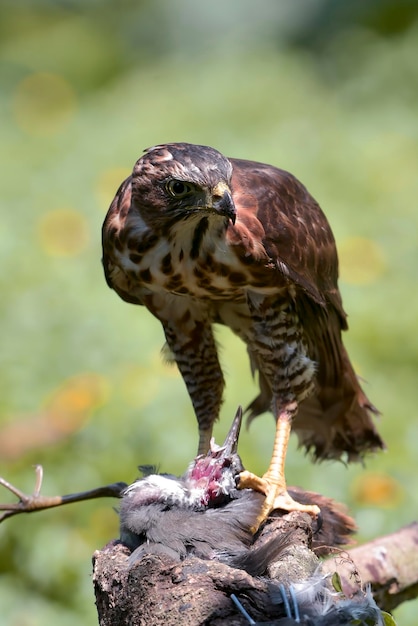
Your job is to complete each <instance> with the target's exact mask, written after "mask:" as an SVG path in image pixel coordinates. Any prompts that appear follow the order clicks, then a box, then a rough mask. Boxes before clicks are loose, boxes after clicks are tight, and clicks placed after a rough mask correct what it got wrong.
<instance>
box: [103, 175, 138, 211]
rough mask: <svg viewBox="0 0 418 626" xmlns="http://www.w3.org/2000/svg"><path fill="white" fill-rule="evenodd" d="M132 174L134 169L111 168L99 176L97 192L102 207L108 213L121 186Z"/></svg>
mask: <svg viewBox="0 0 418 626" xmlns="http://www.w3.org/2000/svg"><path fill="white" fill-rule="evenodd" d="M131 174H132V168H131V169H129V168H128V167H111V168H109V169H106V170H104V171H103V172H101V174H100V175H99V176H98V178H97V181H96V185H95V190H96V195H97V198H98V201H99V204H100V207H101V208H102V209H103V210H104V211H107V209H108V208H109V205H110V203H111V202H112V200H113V198H114V197H115V194H116V191H117V190H118V189H119V186H120V184H121V183H122V182H123V181H124V180H125V178H128V176H130V175H131Z"/></svg>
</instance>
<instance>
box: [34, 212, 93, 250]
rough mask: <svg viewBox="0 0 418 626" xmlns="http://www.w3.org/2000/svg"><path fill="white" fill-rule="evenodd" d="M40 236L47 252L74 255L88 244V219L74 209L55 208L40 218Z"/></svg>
mask: <svg viewBox="0 0 418 626" xmlns="http://www.w3.org/2000/svg"><path fill="white" fill-rule="evenodd" d="M38 237H39V243H40V245H41V247H42V249H43V250H44V251H45V252H46V253H47V254H49V255H51V256H74V255H76V254H79V253H80V252H81V251H82V250H84V248H85V247H86V246H87V244H88V241H89V230H88V226H87V221H86V219H85V217H84V216H83V215H81V213H79V212H78V211H75V210H73V209H55V210H53V211H49V212H48V213H45V214H44V215H43V216H42V217H41V218H40V220H39V223H38Z"/></svg>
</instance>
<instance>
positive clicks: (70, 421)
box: [47, 372, 109, 433]
mask: <svg viewBox="0 0 418 626" xmlns="http://www.w3.org/2000/svg"><path fill="white" fill-rule="evenodd" d="M108 397H109V383H108V381H107V379H106V378H104V377H103V376H101V375H100V374H96V373H94V372H86V373H82V374H78V375H77V376H73V377H72V378H68V379H67V380H66V381H64V383H63V384H62V385H61V386H60V387H59V388H58V389H56V390H55V391H54V392H53V394H52V395H51V396H50V398H49V400H48V402H47V415H48V422H49V424H50V425H53V427H54V428H55V429H57V430H59V431H60V432H62V433H67V432H73V431H74V430H76V429H78V428H79V427H80V426H81V425H83V424H84V422H85V421H86V420H87V419H88V418H89V417H90V415H91V414H92V412H93V411H94V410H96V409H97V408H99V407H100V406H103V404H105V403H106V402H107V400H108Z"/></svg>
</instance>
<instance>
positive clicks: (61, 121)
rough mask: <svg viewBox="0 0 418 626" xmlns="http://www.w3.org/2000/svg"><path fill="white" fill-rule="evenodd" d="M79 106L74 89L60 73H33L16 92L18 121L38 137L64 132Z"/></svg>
mask: <svg viewBox="0 0 418 626" xmlns="http://www.w3.org/2000/svg"><path fill="white" fill-rule="evenodd" d="M75 109H76V96H75V93H74V91H73V88H72V87H71V85H70V84H69V83H68V82H67V81H66V80H65V79H64V78H63V77H62V76H59V75H58V74H50V73H47V72H36V73H35V74H30V75H29V76H27V77H26V78H24V79H23V80H22V81H21V82H20V83H19V84H18V86H17V88H16V91H15V94H14V101H13V113H14V117H15V120H16V124H17V125H18V126H19V128H21V129H22V130H23V131H25V132H26V133H28V134H29V135H33V136H36V137H43V136H45V135H53V134H54V133H57V132H59V131H61V130H62V129H63V128H64V127H65V126H66V125H67V124H68V122H69V121H70V119H71V118H72V117H73V115H74V112H75Z"/></svg>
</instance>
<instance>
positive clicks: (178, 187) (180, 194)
mask: <svg viewBox="0 0 418 626" xmlns="http://www.w3.org/2000/svg"><path fill="white" fill-rule="evenodd" d="M167 191H168V192H169V193H170V194H171V195H172V196H174V197H175V198H184V196H187V195H188V194H189V193H191V192H192V191H193V187H192V185H189V183H184V182H183V181H182V180H170V182H169V183H168V184H167Z"/></svg>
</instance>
